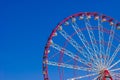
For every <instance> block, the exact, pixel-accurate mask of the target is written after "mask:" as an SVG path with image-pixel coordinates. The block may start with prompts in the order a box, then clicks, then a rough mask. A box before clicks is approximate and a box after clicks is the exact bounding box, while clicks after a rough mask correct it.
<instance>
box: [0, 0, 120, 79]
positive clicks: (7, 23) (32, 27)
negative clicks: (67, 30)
mask: <svg viewBox="0 0 120 80" xmlns="http://www.w3.org/2000/svg"><path fill="white" fill-rule="evenodd" d="M119 7H120V1H119V0H1V1H0V80H43V76H42V56H43V51H44V46H45V44H46V41H47V38H48V37H49V35H50V33H51V30H52V29H53V28H55V26H56V25H57V23H58V22H60V21H61V20H62V19H64V18H65V17H67V16H69V15H71V14H74V13H77V12H89V11H90V12H94V11H95V12H100V13H104V14H106V15H108V16H111V17H113V18H115V19H117V20H120V9H119Z"/></svg>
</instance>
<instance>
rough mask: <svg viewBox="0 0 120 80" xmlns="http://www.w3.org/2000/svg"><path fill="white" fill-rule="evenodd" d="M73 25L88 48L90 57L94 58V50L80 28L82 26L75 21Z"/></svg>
mask: <svg viewBox="0 0 120 80" xmlns="http://www.w3.org/2000/svg"><path fill="white" fill-rule="evenodd" d="M72 27H73V29H74V30H75V32H76V33H77V35H78V37H79V38H80V40H81V41H82V43H83V45H84V46H85V48H86V50H87V51H88V53H89V54H90V57H92V58H93V56H94V55H93V50H92V49H91V48H90V45H89V44H88V42H87V40H86V38H85V36H84V35H83V33H82V31H81V30H80V28H79V27H78V25H77V23H76V22H74V23H72Z"/></svg>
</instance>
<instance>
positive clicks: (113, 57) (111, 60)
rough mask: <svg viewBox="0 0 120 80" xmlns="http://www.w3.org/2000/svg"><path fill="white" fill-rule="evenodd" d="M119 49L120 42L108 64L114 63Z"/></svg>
mask: <svg viewBox="0 0 120 80" xmlns="http://www.w3.org/2000/svg"><path fill="white" fill-rule="evenodd" d="M119 51H120V44H119V45H118V47H117V48H116V50H115V51H114V53H113V55H112V56H111V58H110V60H109V64H108V66H110V65H111V64H112V62H113V60H114V59H115V57H116V55H117V53H118V52H119Z"/></svg>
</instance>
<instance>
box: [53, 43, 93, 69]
mask: <svg viewBox="0 0 120 80" xmlns="http://www.w3.org/2000/svg"><path fill="white" fill-rule="evenodd" d="M51 47H53V48H55V49H56V50H58V51H62V52H64V54H65V55H67V56H69V57H71V58H72V59H74V60H76V61H79V62H81V63H83V64H85V65H87V66H89V67H91V66H90V65H88V61H86V60H84V59H82V58H80V57H79V56H78V55H76V54H74V53H72V52H70V51H69V50H67V49H65V48H63V47H60V46H59V45H57V44H55V43H53V44H51Z"/></svg>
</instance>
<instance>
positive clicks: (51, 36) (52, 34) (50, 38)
mask: <svg viewBox="0 0 120 80" xmlns="http://www.w3.org/2000/svg"><path fill="white" fill-rule="evenodd" d="M81 14H84V15H86V14H90V15H92V16H95V14H98V13H97V12H80V13H77V14H73V15H71V16H68V17H67V18H65V19H64V20H62V21H61V22H60V23H59V24H58V25H57V26H56V27H55V28H54V29H53V30H52V33H51V34H50V37H49V38H48V41H47V44H46V46H45V51H44V55H45V56H46V58H43V59H47V58H48V56H47V54H48V49H49V47H50V40H52V38H53V36H54V34H55V32H56V31H57V30H58V28H59V26H61V25H62V24H63V23H65V22H66V21H67V20H69V19H70V18H72V17H78V16H80V15H81ZM98 15H99V16H100V17H103V16H104V17H106V18H107V22H110V21H109V20H110V19H112V20H114V19H113V18H111V17H109V16H105V15H103V14H98ZM114 21H116V20H114ZM116 22H117V23H119V22H118V21H116ZM115 27H117V24H115ZM45 56H44V57H45ZM44 65H45V64H44V63H43V67H45V66H46V68H48V67H47V65H45V66H44ZM46 75H47V76H48V71H47V70H46ZM46 75H44V76H46Z"/></svg>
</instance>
